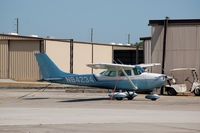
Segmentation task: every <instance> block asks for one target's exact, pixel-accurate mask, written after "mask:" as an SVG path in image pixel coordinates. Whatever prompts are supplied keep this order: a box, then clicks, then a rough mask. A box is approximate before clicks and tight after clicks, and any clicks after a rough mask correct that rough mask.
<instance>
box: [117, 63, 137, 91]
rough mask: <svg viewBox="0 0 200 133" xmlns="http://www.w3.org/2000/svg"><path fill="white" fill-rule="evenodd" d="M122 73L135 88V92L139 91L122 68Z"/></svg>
mask: <svg viewBox="0 0 200 133" xmlns="http://www.w3.org/2000/svg"><path fill="white" fill-rule="evenodd" d="M121 70H122V72H123V73H124V75H125V76H126V78H127V79H128V81H129V83H130V84H131V86H132V87H133V90H137V89H138V87H137V86H136V85H135V84H134V83H133V82H132V80H131V79H130V77H129V76H128V75H127V73H126V72H125V70H124V68H123V67H121Z"/></svg>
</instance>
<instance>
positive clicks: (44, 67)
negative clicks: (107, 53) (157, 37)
mask: <svg viewBox="0 0 200 133" xmlns="http://www.w3.org/2000/svg"><path fill="white" fill-rule="evenodd" d="M36 59H37V62H38V65H39V68H40V71H41V74H42V78H43V80H45V81H48V82H54V83H61V84H71V85H80V86H90V87H98V88H102V89H113V90H114V91H116V92H114V93H112V94H111V95H110V96H111V97H112V98H114V99H117V100H122V99H124V98H127V99H128V100H132V99H133V98H134V97H135V96H137V94H136V92H140V91H141V92H144V91H145V92H152V93H151V94H149V95H147V96H146V97H145V98H147V99H150V100H157V99H158V98H159V96H158V95H157V94H155V93H154V90H155V89H156V88H160V87H162V86H163V85H164V82H165V80H166V79H165V77H166V76H165V75H163V74H157V73H148V72H145V71H144V69H143V67H152V66H156V65H158V64H157V63H154V64H140V65H124V64H111V63H99V64H88V65H87V66H88V67H91V68H94V69H106V70H104V71H103V72H102V73H100V74H83V75H79V74H71V73H65V72H63V71H61V70H60V69H59V68H58V67H57V66H56V65H55V63H54V62H53V61H52V60H51V59H50V58H49V57H48V56H47V55H46V54H42V53H39V54H36Z"/></svg>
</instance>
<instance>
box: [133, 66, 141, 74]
mask: <svg viewBox="0 0 200 133" xmlns="http://www.w3.org/2000/svg"><path fill="white" fill-rule="evenodd" d="M133 72H134V74H135V75H140V74H142V73H143V72H144V69H143V68H142V67H140V66H136V67H135V68H133Z"/></svg>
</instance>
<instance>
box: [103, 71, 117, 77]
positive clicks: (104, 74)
mask: <svg viewBox="0 0 200 133" xmlns="http://www.w3.org/2000/svg"><path fill="white" fill-rule="evenodd" d="M100 74H101V75H103V76H109V77H116V75H117V74H116V71H114V70H113V71H112V70H108V71H104V72H101V73H100Z"/></svg>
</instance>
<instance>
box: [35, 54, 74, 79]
mask: <svg viewBox="0 0 200 133" xmlns="http://www.w3.org/2000/svg"><path fill="white" fill-rule="evenodd" d="M35 56H36V59H37V62H38V65H39V68H40V72H41V73H42V77H43V79H44V80H51V79H61V78H64V77H66V76H68V75H71V74H69V73H65V72H63V71H61V70H60V69H59V68H58V67H57V66H56V65H55V63H54V62H53V61H52V60H51V59H50V58H49V57H48V56H47V55H46V54H42V53H39V54H35Z"/></svg>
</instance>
